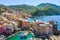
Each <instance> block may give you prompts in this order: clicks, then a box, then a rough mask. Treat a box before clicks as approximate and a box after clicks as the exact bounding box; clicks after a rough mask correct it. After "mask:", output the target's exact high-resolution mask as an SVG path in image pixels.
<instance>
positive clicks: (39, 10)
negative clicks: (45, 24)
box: [0, 3, 60, 16]
mask: <svg viewBox="0 0 60 40" xmlns="http://www.w3.org/2000/svg"><path fill="white" fill-rule="evenodd" d="M1 6H2V5H1ZM1 6H0V11H2V10H1V9H3V10H6V9H7V8H11V9H13V10H18V11H23V12H26V13H29V14H31V15H33V16H46V15H47V16H49V15H60V6H58V5H55V4H50V3H42V4H39V5H37V6H30V5H26V4H23V5H10V6H2V8H1Z"/></svg>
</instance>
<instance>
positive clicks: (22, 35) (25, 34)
mask: <svg viewBox="0 0 60 40" xmlns="http://www.w3.org/2000/svg"><path fill="white" fill-rule="evenodd" d="M27 34H28V32H26V31H22V32H21V34H20V38H25V37H26V36H27Z"/></svg>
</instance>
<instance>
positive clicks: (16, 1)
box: [0, 0, 60, 6]
mask: <svg viewBox="0 0 60 40" xmlns="http://www.w3.org/2000/svg"><path fill="white" fill-rule="evenodd" d="M41 3H52V4H56V5H60V0H0V4H3V5H21V4H27V5H34V6H37V5H39V4H41Z"/></svg>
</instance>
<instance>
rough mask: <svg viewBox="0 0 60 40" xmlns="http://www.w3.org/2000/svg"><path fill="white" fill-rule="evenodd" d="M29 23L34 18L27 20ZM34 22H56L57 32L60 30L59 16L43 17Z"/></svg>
mask: <svg viewBox="0 0 60 40" xmlns="http://www.w3.org/2000/svg"><path fill="white" fill-rule="evenodd" d="M28 20H29V21H30V22H32V21H34V18H29V19H28ZM36 20H42V21H45V22H49V21H51V20H52V21H56V22H57V23H58V30H60V15H58V16H43V17H37V18H36Z"/></svg>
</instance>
